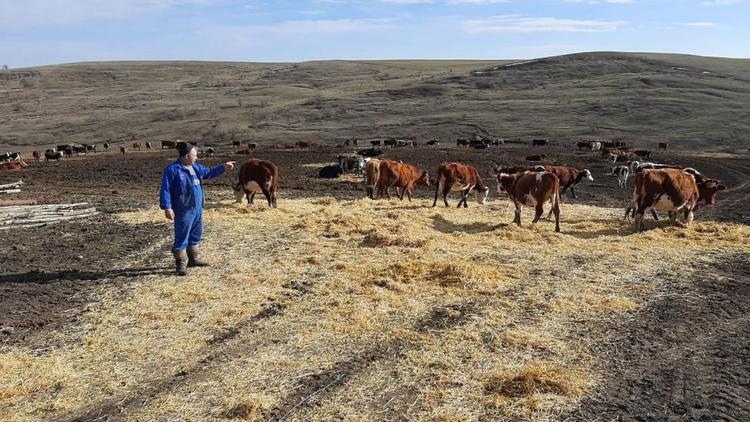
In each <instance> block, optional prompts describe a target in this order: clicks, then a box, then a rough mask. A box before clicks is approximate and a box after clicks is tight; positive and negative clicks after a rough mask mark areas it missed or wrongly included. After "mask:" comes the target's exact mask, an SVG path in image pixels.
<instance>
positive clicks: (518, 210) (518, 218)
mask: <svg viewBox="0 0 750 422" xmlns="http://www.w3.org/2000/svg"><path fill="white" fill-rule="evenodd" d="M521 207H522V205H521V204H519V203H518V202H516V216H515V218H514V219H513V222H514V223H516V225H518V227H521Z"/></svg>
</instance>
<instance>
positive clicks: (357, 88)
mask: <svg viewBox="0 0 750 422" xmlns="http://www.w3.org/2000/svg"><path fill="white" fill-rule="evenodd" d="M474 132H479V133H483V134H486V135H491V136H496V137H504V138H506V139H513V140H527V139H528V138H530V137H540V136H543V137H549V138H551V139H553V140H557V141H569V140H576V139H579V138H581V137H624V138H627V139H629V140H633V141H635V142H636V143H637V144H640V145H643V146H650V145H651V144H653V143H654V142H656V141H665V140H666V141H670V142H673V143H674V145H675V146H676V147H678V148H682V147H684V148H702V149H737V148H740V147H742V148H747V147H748V146H750V60H739V59H723V58H707V57H697V56H685V55H666V54H635V53H606V52H601V53H584V54H574V55H566V56H558V57H549V58H542V59H536V60H526V61H321V62H304V63H227V62H108V63H78V64H68V65H57V66H45V67H38V68H27V69H12V70H6V71H2V72H0V148H18V147H23V146H44V145H49V144H55V143H61V142H106V141H109V142H112V143H122V142H129V141H131V140H134V139H137V140H141V141H159V140H161V139H169V138H174V137H180V138H188V139H195V140H199V141H201V140H202V141H204V142H218V143H221V142H228V141H229V140H230V139H238V140H242V141H246V140H253V141H259V142H270V143H285V142H293V141H296V140H300V139H310V140H316V141H320V142H331V143H336V142H340V141H341V140H342V139H344V138H348V137H376V136H407V135H411V136H417V137H418V138H419V139H423V140H424V139H433V138H436V137H439V138H443V139H446V138H447V139H450V138H455V137H459V136H468V135H470V134H472V133H474Z"/></svg>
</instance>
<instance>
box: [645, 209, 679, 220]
mask: <svg viewBox="0 0 750 422" xmlns="http://www.w3.org/2000/svg"><path fill="white" fill-rule="evenodd" d="M651 211H653V208H652V209H651ZM667 214H668V215H669V221H670V222H672V224H674V223H676V222H677V213H676V212H673V211H668V212H667Z"/></svg>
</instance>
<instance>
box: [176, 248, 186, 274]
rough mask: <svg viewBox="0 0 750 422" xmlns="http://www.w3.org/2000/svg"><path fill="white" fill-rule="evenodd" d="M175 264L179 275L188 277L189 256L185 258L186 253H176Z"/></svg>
mask: <svg viewBox="0 0 750 422" xmlns="http://www.w3.org/2000/svg"><path fill="white" fill-rule="evenodd" d="M174 262H175V267H176V268H177V275H179V276H183V275H187V256H185V251H175V252H174Z"/></svg>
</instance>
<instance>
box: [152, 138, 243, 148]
mask: <svg viewBox="0 0 750 422" xmlns="http://www.w3.org/2000/svg"><path fill="white" fill-rule="evenodd" d="M238 145H239V144H238ZM176 146H177V141H174V140H173V141H161V148H162V149H164V148H172V149H174V148H175V147H176Z"/></svg>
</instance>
